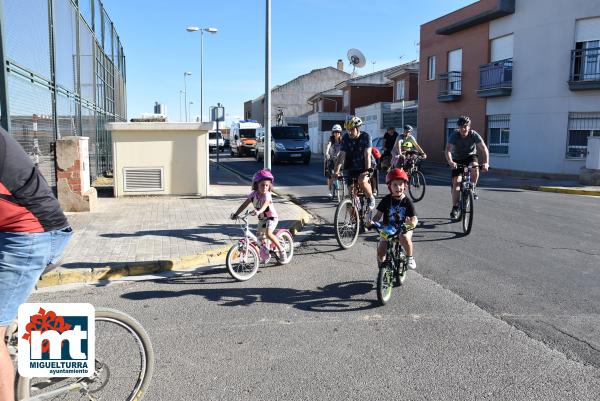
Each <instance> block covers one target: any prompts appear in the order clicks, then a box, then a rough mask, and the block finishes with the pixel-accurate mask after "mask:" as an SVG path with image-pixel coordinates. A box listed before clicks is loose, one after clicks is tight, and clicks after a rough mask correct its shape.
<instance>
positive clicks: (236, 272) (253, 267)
mask: <svg viewBox="0 0 600 401" xmlns="http://www.w3.org/2000/svg"><path fill="white" fill-rule="evenodd" d="M244 248H245V246H244V245H241V244H236V245H234V246H232V247H231V248H230V249H229V251H228V252H227V257H226V258H225V266H227V271H228V272H229V274H231V277H233V278H234V279H236V280H237V281H246V280H250V279H251V278H252V277H253V276H254V275H255V274H256V272H257V271H258V266H259V265H260V259H259V258H258V252H256V249H254V247H252V246H249V245H248V248H247V249H244Z"/></svg>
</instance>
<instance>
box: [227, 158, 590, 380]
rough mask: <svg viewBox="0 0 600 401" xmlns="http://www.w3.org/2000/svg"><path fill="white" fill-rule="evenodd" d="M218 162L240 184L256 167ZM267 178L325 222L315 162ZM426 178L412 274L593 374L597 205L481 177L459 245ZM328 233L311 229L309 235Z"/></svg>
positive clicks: (446, 204)
mask: <svg viewBox="0 0 600 401" xmlns="http://www.w3.org/2000/svg"><path fill="white" fill-rule="evenodd" d="M222 161H223V163H224V165H226V166H230V167H232V168H234V169H236V170H237V171H240V172H243V173H245V174H246V175H247V176H248V177H250V176H251V174H252V173H253V172H254V170H256V169H257V168H259V167H260V164H259V163H256V162H255V161H253V159H251V158H244V159H239V158H233V159H228V158H225V159H223V160H222ZM273 171H274V173H275V177H276V180H277V182H276V184H275V187H276V190H278V191H280V192H282V193H284V194H288V195H290V196H293V197H294V198H296V199H297V200H298V201H299V203H301V204H303V205H304V206H305V207H307V208H308V209H309V210H310V211H311V212H312V213H314V214H316V215H318V216H320V217H321V218H322V219H323V223H325V224H326V223H329V224H330V223H332V222H333V216H334V207H335V205H334V204H333V203H332V202H328V201H327V197H326V196H324V195H326V187H325V185H324V184H322V183H323V182H324V178H323V174H322V161H321V160H313V161H312V162H311V164H310V166H304V165H300V164H281V165H275V166H273ZM426 177H427V180H428V183H429V185H428V187H427V192H426V195H425V198H424V199H423V200H422V201H421V202H419V203H416V207H417V212H418V215H419V219H420V222H421V224H420V227H419V229H418V230H417V231H415V233H414V237H413V239H414V241H415V244H416V245H415V246H416V258H417V263H418V264H419V267H418V272H419V274H422V275H423V276H424V277H426V278H429V279H431V280H433V281H435V282H436V283H439V284H440V285H442V286H443V287H444V288H447V289H449V290H451V291H452V292H454V293H455V294H457V295H459V296H460V297H462V298H463V299H465V300H467V301H469V302H473V303H474V304H476V305H477V306H479V307H481V308H482V309H484V310H486V311H488V312H489V313H491V314H493V315H494V316H497V317H498V318H499V319H502V320H504V321H505V322H507V323H509V324H510V325H512V326H515V327H517V328H519V329H520V330H523V331H524V332H525V333H527V335H529V336H531V337H533V338H536V339H539V340H540V341H542V342H544V343H546V344H548V345H549V346H551V347H552V348H555V349H557V350H559V351H560V352H563V353H565V354H566V355H567V356H568V357H569V358H573V359H574V360H577V361H581V362H583V363H589V364H592V365H593V366H595V367H597V368H598V367H600V240H599V238H600V213H599V212H598V211H599V206H600V198H599V197H589V196H578V195H566V194H552V193H545V192H535V191H526V190H521V189H518V188H511V187H509V186H507V185H503V186H502V187H500V186H498V185H499V184H501V183H502V182H501V181H500V180H499V179H498V178H491V177H486V176H485V175H482V179H481V180H480V184H481V185H480V187H479V194H480V199H479V200H478V201H476V203H475V213H474V214H475V219H474V228H473V231H472V233H471V235H469V236H468V237H464V236H462V234H461V227H460V224H459V223H451V222H450V220H449V218H448V217H449V212H450V195H449V188H448V183H449V181H448V179H447V178H443V177H438V176H431V175H427V176H426ZM380 178H383V177H380ZM315 184H317V185H315ZM319 184H321V185H319ZM380 192H381V193H382V194H384V193H385V192H386V187H385V185H384V184H380ZM328 229H329V228H328V227H325V228H323V224H318V225H317V233H318V235H322V233H323V230H325V231H326V230H328ZM318 238H319V237H318V236H317V237H316V239H318ZM347 252H349V253H351V254H352V255H353V257H354V256H355V255H356V254H357V252H356V251H352V250H349V251H347Z"/></svg>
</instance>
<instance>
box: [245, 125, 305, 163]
mask: <svg viewBox="0 0 600 401" xmlns="http://www.w3.org/2000/svg"><path fill="white" fill-rule="evenodd" d="M308 139H309V137H308V135H307V134H305V133H304V130H303V129H302V127H296V126H291V125H290V126H277V127H271V161H272V162H273V163H279V162H280V161H289V162H293V161H301V162H303V163H304V164H308V163H310V157H311V151H310V143H309V142H308ZM264 152H265V135H264V133H263V134H262V135H259V136H258V137H257V142H256V160H257V161H260V160H262V158H263V155H264Z"/></svg>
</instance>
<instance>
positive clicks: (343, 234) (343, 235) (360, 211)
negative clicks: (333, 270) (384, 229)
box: [333, 171, 372, 249]
mask: <svg viewBox="0 0 600 401" xmlns="http://www.w3.org/2000/svg"><path fill="white" fill-rule="evenodd" d="M371 173H372V171H369V176H370V174H371ZM340 181H341V185H342V186H344V185H345V184H346V183H348V182H349V183H350V185H349V187H350V197H349V198H345V199H344V200H342V201H341V202H340V203H339V204H338V205H337V208H336V209H335V217H334V219H333V226H334V227H335V239H336V240H337V242H338V244H339V245H340V246H341V247H342V248H344V249H348V248H350V247H351V246H352V245H354V244H355V243H356V239H357V238H358V233H359V232H360V230H361V228H363V229H364V228H365V222H368V221H369V220H370V219H371V211H370V210H369V206H368V204H367V203H368V202H367V197H366V195H365V194H364V192H363V191H362V190H361V189H360V187H359V186H358V179H357V178H350V177H346V176H343V177H341V178H340Z"/></svg>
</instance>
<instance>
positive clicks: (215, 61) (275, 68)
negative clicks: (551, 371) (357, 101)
mask: <svg viewBox="0 0 600 401" xmlns="http://www.w3.org/2000/svg"><path fill="white" fill-rule="evenodd" d="M473 2H474V1H473V0H420V1H418V2H417V1H407V0H371V1H364V0H345V1H342V0H271V68H272V73H271V82H272V84H273V86H275V85H280V84H284V83H286V82H288V81H289V80H291V79H294V78H295V77H297V76H299V75H302V74H306V73H308V72H310V71H311V70H313V69H316V68H323V67H327V66H335V65H336V62H337V60H338V59H340V58H341V59H342V60H343V61H344V68H345V70H346V71H347V72H351V69H350V68H349V65H348V60H347V59H346V52H347V51H348V49H350V48H357V49H360V50H361V51H362V52H363V53H364V54H365V56H366V58H367V64H366V66H365V67H364V68H362V69H361V70H359V73H362V74H364V73H370V72H372V71H373V70H375V71H377V70H381V69H384V68H388V67H392V66H394V65H398V64H400V63H402V62H408V61H411V60H414V59H416V58H417V55H418V45H417V43H418V42H419V27H420V25H421V24H423V23H425V22H428V21H431V20H432V19H435V18H438V17H440V16H442V15H445V14H447V13H449V12H452V11H454V10H456V9H459V8H461V7H464V6H466V5H468V4H471V3H473ZM103 3H104V7H105V8H106V10H107V12H108V15H109V16H110V17H111V19H112V20H113V22H114V24H115V27H116V30H117V32H118V34H119V37H120V39H121V43H122V44H123V48H124V50H125V56H126V58H127V59H126V63H127V105H128V118H129V119H130V118H132V117H137V116H139V115H140V113H144V112H152V110H153V105H154V102H155V101H158V102H160V103H163V104H165V105H166V106H167V112H168V115H169V120H170V121H179V110H180V107H179V103H180V95H179V91H180V90H183V86H184V82H183V73H184V71H190V72H191V73H192V76H191V77H188V78H187V90H188V94H187V97H188V102H189V101H192V102H193V103H194V104H193V105H191V115H192V116H193V117H195V116H197V115H199V112H200V110H199V109H200V33H199V32H195V33H188V32H186V30H185V28H186V27H188V26H199V27H216V28H218V29H219V32H218V33H217V34H208V33H205V34H204V91H203V92H204V116H205V120H206V119H207V117H208V107H209V106H211V105H215V104H216V103H217V102H220V103H222V104H223V105H225V111H226V114H227V116H226V120H228V121H231V120H233V119H236V118H240V117H242V116H243V109H244V101H246V100H250V99H254V98H256V97H258V96H260V95H261V94H263V93H264V86H265V84H264V74H265V70H264V68H265V67H264V63H265V50H264V49H265V4H266V1H265V0H222V1H206V0H196V1H194V0H171V1H168V2H162V1H161V2H158V1H154V2H153V1H148V0H144V1H142V0H125V1H124V0H103ZM401 57H402V58H401ZM373 62H375V64H373ZM181 113H182V116H183V114H184V111H183V110H182V112H181Z"/></svg>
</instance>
